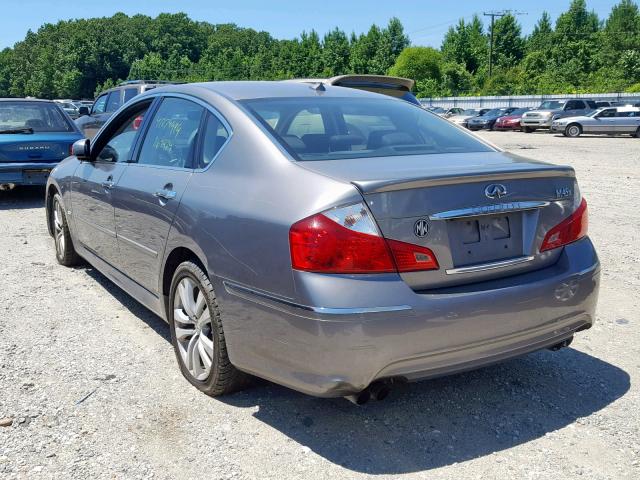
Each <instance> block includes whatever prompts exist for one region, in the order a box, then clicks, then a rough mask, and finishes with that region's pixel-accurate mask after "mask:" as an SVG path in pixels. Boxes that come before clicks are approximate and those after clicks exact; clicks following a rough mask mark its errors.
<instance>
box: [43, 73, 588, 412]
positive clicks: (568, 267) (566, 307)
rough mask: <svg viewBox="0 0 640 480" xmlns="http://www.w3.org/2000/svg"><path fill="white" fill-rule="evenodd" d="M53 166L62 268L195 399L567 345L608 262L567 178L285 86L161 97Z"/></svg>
mask: <svg viewBox="0 0 640 480" xmlns="http://www.w3.org/2000/svg"><path fill="white" fill-rule="evenodd" d="M73 152H74V156H72V157H70V158H68V159H66V160H65V161H64V162H62V163H61V164H60V165H59V166H58V167H56V169H55V170H54V171H53V173H52V175H51V176H50V178H49V183H48V187H47V197H46V198H47V201H46V208H47V219H48V227H49V230H50V232H51V234H52V236H54V238H55V251H56V257H57V259H58V261H59V262H60V263H61V264H63V265H72V264H74V263H75V262H76V261H77V260H78V257H82V258H84V259H85V260H87V261H88V262H89V263H91V264H92V265H93V266H94V267H95V268H97V269H98V270H100V271H101V272H102V273H104V275H106V276H107V277H108V278H109V279H111V280H112V281H113V282H115V283H116V284H117V285H119V286H120V287H121V288H123V289H124V290H125V291H126V292H128V293H129V294H131V295H132V296H133V297H134V298H136V299H137V300H139V301H140V302H142V303H143V304H144V305H146V306H147V307H148V308H150V309H151V310H152V311H154V312H155V313H157V314H158V315H160V316H161V317H162V318H164V319H166V320H167V321H168V322H169V325H170V332H171V339H172V344H173V347H174V350H175V354H176V358H177V360H178V364H179V366H180V369H181V371H182V373H183V374H184V376H185V377H186V378H187V379H188V381H189V382H191V383H192V384H193V385H194V386H195V387H197V388H198V389H200V390H201V391H203V392H205V393H207V394H209V395H221V394H224V393H227V392H231V391H233V390H234V389H237V388H239V387H240V386H241V385H242V384H243V378H244V376H245V374H246V373H249V374H253V375H257V376H259V377H263V378H267V379H270V380H272V381H274V382H277V383H280V384H282V385H286V386H289V387H291V388H294V389H296V390H299V391H301V392H305V393H308V394H312V395H318V396H324V397H336V396H343V395H344V396H350V398H351V399H352V400H354V401H355V402H356V403H362V402H364V401H366V400H367V399H368V398H369V397H373V398H378V399H380V398H382V397H384V396H385V395H386V393H387V392H388V388H389V386H390V385H392V384H393V383H395V382H397V381H411V380H418V379H422V378H428V377H434V376H440V375H444V374H448V373H452V372H458V371H462V370H468V369H470V368H475V367H480V366H482V365H487V364H490V363H494V362H497V361H501V360H504V359H507V358H512V357H515V356H520V355H523V354H525V353H528V352H532V351H535V350H539V349H543V348H551V349H558V348H560V347H564V346H567V345H568V344H569V343H570V341H571V339H572V338H573V335H574V333H575V332H578V331H581V330H584V329H587V328H589V327H590V326H591V325H592V324H593V322H594V321H595V312H594V311H595V305H596V297H597V291H598V285H599V272H600V266H599V263H598V258H597V255H596V252H595V250H594V247H593V245H592V243H591V241H590V239H589V238H588V237H587V209H586V201H585V200H584V199H583V198H582V196H581V195H580V190H579V188H578V184H577V182H576V178H575V174H574V171H573V169H572V168H570V167H566V166H559V165H552V164H548V163H543V162H540V161H532V160H527V159H526V158H522V157H519V156H516V155H513V154H509V153H505V152H503V151H500V150H498V149H496V148H494V147H493V146H491V145H489V144H488V143H485V142H484V141H482V140H481V139H479V138H476V137H475V136H474V135H471V134H470V133H468V132H466V131H464V130H463V129H461V128H458V127H456V126H455V125H452V124H451V123H450V122H448V121H447V120H445V119H442V118H440V117H438V116H437V115H434V114H431V113H429V112H426V111H425V110H424V109H422V108H420V107H417V106H415V105H412V104H410V103H408V102H406V101H401V100H399V99H396V98H390V97H389V96H385V95H379V94H376V93H371V92H366V91H361V90H358V89H350V88H340V87H334V86H331V85H328V86H326V87H325V88H323V89H318V88H313V87H312V86H311V87H310V85H308V84H304V83H294V82H214V83H200V84H191V85H174V86H169V87H163V88H158V89H156V90H153V91H151V92H147V93H144V94H142V95H139V96H138V97H136V98H134V99H133V100H131V101H130V102H129V103H128V104H127V105H125V106H124V107H123V108H122V109H120V110H119V111H118V113H117V114H116V115H114V116H113V117H112V118H111V119H110V120H109V121H108V122H107V124H106V125H105V126H104V128H103V129H102V130H101V131H100V132H99V133H98V135H97V136H96V137H95V138H94V139H93V140H92V141H89V140H82V141H79V142H77V143H76V144H75V145H74V149H73Z"/></svg>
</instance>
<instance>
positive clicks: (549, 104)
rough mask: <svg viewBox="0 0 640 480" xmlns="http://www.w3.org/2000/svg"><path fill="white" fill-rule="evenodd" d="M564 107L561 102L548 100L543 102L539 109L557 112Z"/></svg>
mask: <svg viewBox="0 0 640 480" xmlns="http://www.w3.org/2000/svg"><path fill="white" fill-rule="evenodd" d="M563 106H564V102H559V101H557V100H547V101H546V102H542V103H541V104H540V106H539V107H538V109H539V110H555V109H558V108H562V107H563Z"/></svg>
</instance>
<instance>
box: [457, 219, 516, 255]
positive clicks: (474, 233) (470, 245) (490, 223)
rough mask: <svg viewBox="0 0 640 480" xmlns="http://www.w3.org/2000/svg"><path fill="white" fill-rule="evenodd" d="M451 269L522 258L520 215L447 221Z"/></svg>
mask: <svg viewBox="0 0 640 480" xmlns="http://www.w3.org/2000/svg"><path fill="white" fill-rule="evenodd" d="M447 231H448V235H449V245H450V246H451V257H452V260H453V266H454V267H464V266H468V265H474V264H480V263H488V262H494V261H499V260H505V259H507V258H514V257H520V256H522V252H523V237H522V214H521V213H519V212H518V213H512V214H508V215H504V214H499V215H483V216H479V217H470V218H462V219H455V220H448V221H447Z"/></svg>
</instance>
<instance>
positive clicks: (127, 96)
mask: <svg viewBox="0 0 640 480" xmlns="http://www.w3.org/2000/svg"><path fill="white" fill-rule="evenodd" d="M136 95H138V90H137V89H135V88H125V90H124V103H127V102H128V101H129V100H131V99H132V98H133V97H135V96H136Z"/></svg>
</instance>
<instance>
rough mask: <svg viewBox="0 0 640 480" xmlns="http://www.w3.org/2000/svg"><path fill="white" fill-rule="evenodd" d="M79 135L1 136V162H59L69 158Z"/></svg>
mask: <svg viewBox="0 0 640 480" xmlns="http://www.w3.org/2000/svg"><path fill="white" fill-rule="evenodd" d="M79 137H80V135H78V134H77V133H46V134H45V133H33V134H28V133H27V134H13V133H10V134H2V135H0V162H3V163H8V162H57V161H59V160H62V159H63V158H65V157H67V156H69V151H70V148H71V145H72V144H73V142H75V141H76V140H78V139H79Z"/></svg>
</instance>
